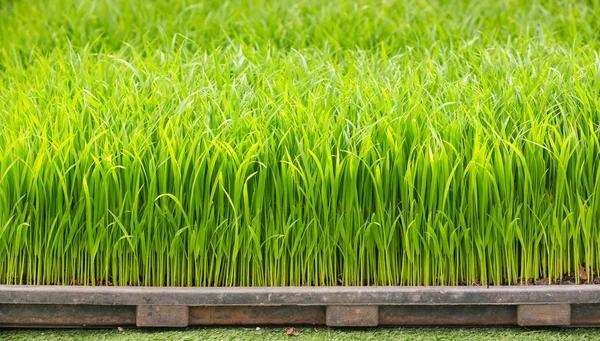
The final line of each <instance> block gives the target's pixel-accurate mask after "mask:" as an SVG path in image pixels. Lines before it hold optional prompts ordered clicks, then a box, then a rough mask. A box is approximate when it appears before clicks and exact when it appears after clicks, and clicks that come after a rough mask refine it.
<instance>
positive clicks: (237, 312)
mask: <svg viewBox="0 0 600 341" xmlns="http://www.w3.org/2000/svg"><path fill="white" fill-rule="evenodd" d="M324 324H325V307H318V306H281V307H258V306H207V307H190V325H193V326H210V325H324Z"/></svg>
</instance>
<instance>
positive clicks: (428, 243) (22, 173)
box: [0, 0, 600, 286]
mask: <svg viewBox="0 0 600 341" xmlns="http://www.w3.org/2000/svg"><path fill="white" fill-rule="evenodd" d="M599 32H600V2H598V1H596V0H280V1H271V0H205V1H192V0H176V1H158V0H153V1H150V0H52V1H49V0H11V1H6V0H5V1H0V283H9V284H23V283H28V284H81V285H98V284H114V285H157V286H158V285H168V286H283V285H339V284H341V285H370V284H377V285H458V284H473V283H480V284H483V285H486V284H493V285H499V284H515V283H518V282H526V281H527V282H529V281H537V280H544V281H550V282H552V281H554V280H557V279H562V278H563V277H564V276H573V278H574V280H575V281H592V280H594V276H595V273H596V272H597V269H600V157H598V156H599V155H600V59H599V57H598V51H599V49H600V46H599V44H598V42H599Z"/></svg>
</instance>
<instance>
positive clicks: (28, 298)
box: [0, 285, 600, 306]
mask: <svg viewBox="0 0 600 341" xmlns="http://www.w3.org/2000/svg"><path fill="white" fill-rule="evenodd" d="M0 303H11V304H16V303H22V304H97V305H135V306H138V305H187V306H210V305H243V306H245V305H258V306H280V305H318V306H327V305H455V304H458V305H519V304H563V303H570V304H591V303H600V286H596V285H565V286H550V285H548V286H530V287H522V286H520V287H489V288H486V287H235V288H180V287H177V288H174V287H171V288H167V287H81V286H26V285H23V286H17V285H15V286H10V285H8V286H7V285H2V286H0Z"/></svg>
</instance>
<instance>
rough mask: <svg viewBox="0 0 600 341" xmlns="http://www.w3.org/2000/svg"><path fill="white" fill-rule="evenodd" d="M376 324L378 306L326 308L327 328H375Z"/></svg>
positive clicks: (377, 321) (377, 320)
mask: <svg viewBox="0 0 600 341" xmlns="http://www.w3.org/2000/svg"><path fill="white" fill-rule="evenodd" d="M378 323H379V307H378V306H368V305H367V306H347V305H346V306H344V305H342V306H327V321H326V324H327V325H328V326H329V327H376V326H377V325H378Z"/></svg>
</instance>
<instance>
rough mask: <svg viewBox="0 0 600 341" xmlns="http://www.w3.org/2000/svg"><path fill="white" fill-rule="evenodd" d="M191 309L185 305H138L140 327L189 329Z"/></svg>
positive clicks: (137, 317)
mask: <svg viewBox="0 0 600 341" xmlns="http://www.w3.org/2000/svg"><path fill="white" fill-rule="evenodd" d="M189 310H190V309H189V307H188V306H184V305H138V306H137V314H136V321H135V322H136V325H137V326H138V327H187V326H188V323H189V319H190V312H189Z"/></svg>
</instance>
